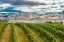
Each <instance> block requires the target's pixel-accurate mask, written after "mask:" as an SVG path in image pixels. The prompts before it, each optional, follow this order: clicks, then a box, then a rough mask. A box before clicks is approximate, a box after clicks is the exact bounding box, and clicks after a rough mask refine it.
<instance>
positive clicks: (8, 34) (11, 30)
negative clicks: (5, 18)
mask: <svg viewBox="0 0 64 42" xmlns="http://www.w3.org/2000/svg"><path fill="white" fill-rule="evenodd" d="M0 42H64V25H63V24H62V22H44V23H41V22H38V23H22V22H18V23H7V22H0Z"/></svg>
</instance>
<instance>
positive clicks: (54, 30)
mask: <svg viewBox="0 0 64 42" xmlns="http://www.w3.org/2000/svg"><path fill="white" fill-rule="evenodd" d="M36 25H37V26H40V27H42V28H43V29H45V30H46V31H49V32H51V33H53V34H55V35H56V36H58V37H60V38H61V39H63V40H64V32H63V31H60V30H56V29H55V28H52V27H51V26H48V25H47V24H45V25H44V24H42V23H40V24H36Z"/></svg>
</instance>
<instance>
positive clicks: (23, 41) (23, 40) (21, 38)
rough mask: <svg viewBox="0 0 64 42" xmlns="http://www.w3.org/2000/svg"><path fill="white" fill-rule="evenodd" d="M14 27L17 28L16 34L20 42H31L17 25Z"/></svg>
mask: <svg viewBox="0 0 64 42" xmlns="http://www.w3.org/2000/svg"><path fill="white" fill-rule="evenodd" d="M14 27H15V32H16V36H17V40H18V42H29V40H28V38H27V37H26V35H25V34H24V32H23V30H22V29H21V28H20V27H18V26H16V25H15V26H14Z"/></svg>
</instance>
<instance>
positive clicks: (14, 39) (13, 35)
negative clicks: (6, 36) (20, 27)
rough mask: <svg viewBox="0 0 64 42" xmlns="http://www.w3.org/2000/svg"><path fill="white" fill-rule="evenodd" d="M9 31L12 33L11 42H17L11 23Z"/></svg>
mask: <svg viewBox="0 0 64 42" xmlns="http://www.w3.org/2000/svg"><path fill="white" fill-rule="evenodd" d="M11 31H12V42H18V41H17V36H16V33H15V29H14V24H13V23H11Z"/></svg>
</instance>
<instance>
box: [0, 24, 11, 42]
mask: <svg viewBox="0 0 64 42" xmlns="http://www.w3.org/2000/svg"><path fill="white" fill-rule="evenodd" d="M10 29H11V28H10V24H9V25H7V26H6V28H5V30H4V32H3V34H2V36H1V39H0V42H9V38H10V34H11V31H10Z"/></svg>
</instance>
